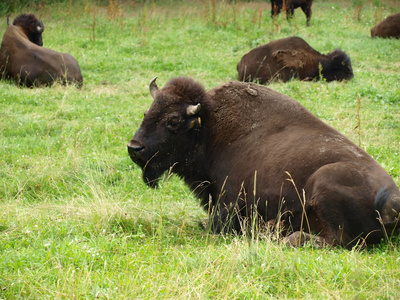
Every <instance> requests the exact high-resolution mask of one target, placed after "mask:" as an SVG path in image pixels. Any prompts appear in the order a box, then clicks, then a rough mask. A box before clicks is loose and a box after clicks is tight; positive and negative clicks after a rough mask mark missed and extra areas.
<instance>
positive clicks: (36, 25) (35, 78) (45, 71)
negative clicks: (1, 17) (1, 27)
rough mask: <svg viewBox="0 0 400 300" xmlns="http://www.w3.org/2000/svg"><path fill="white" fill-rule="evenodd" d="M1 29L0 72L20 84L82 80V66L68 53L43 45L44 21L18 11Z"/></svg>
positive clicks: (2, 75)
mask: <svg viewBox="0 0 400 300" xmlns="http://www.w3.org/2000/svg"><path fill="white" fill-rule="evenodd" d="M7 23H8V27H7V29H6V31H5V33H4V36H3V40H2V42H1V48H0V76H1V78H6V79H9V78H10V79H13V80H15V81H17V82H18V83H20V84H22V85H26V86H28V87H30V86H40V85H51V84H53V83H54V82H55V81H57V80H59V81H61V82H62V83H63V84H67V83H76V84H78V85H81V84H82V81H83V78H82V73H81V69H80V67H79V64H78V62H77V61H76V59H75V58H74V57H73V56H71V55H70V54H68V53H59V52H56V51H53V50H50V49H46V48H43V47H42V45H43V41H42V33H43V30H44V25H43V22H41V21H39V20H38V19H37V18H36V17H35V16H34V15H33V14H21V15H19V16H18V17H17V18H15V20H14V22H13V23H12V24H10V22H9V21H8V19H7Z"/></svg>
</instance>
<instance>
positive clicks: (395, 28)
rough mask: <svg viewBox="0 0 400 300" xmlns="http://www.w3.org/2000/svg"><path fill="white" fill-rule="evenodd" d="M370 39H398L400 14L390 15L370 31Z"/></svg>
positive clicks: (399, 35) (399, 36)
mask: <svg viewBox="0 0 400 300" xmlns="http://www.w3.org/2000/svg"><path fill="white" fill-rule="evenodd" d="M371 36H372V37H383V38H391V37H393V38H400V12H399V13H397V14H394V15H390V16H389V17H387V18H386V19H385V20H383V21H381V22H379V23H378V24H376V25H375V26H374V27H373V28H372V29H371Z"/></svg>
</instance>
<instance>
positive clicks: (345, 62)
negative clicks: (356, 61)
mask: <svg viewBox="0 0 400 300" xmlns="http://www.w3.org/2000/svg"><path fill="white" fill-rule="evenodd" d="M349 60H350V56H348V55H346V58H345V59H344V61H342V65H343V66H345V65H346V64H347V63H348V62H349Z"/></svg>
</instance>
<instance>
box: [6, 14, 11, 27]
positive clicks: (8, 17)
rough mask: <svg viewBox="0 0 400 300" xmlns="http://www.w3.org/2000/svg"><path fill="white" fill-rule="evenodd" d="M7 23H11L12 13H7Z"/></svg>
mask: <svg viewBox="0 0 400 300" xmlns="http://www.w3.org/2000/svg"><path fill="white" fill-rule="evenodd" d="M7 25H11V22H10V14H8V15H7Z"/></svg>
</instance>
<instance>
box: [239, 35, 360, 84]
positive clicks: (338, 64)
mask: <svg viewBox="0 0 400 300" xmlns="http://www.w3.org/2000/svg"><path fill="white" fill-rule="evenodd" d="M237 70H238V73H239V80H241V81H258V82H259V83H261V84H264V83H268V82H269V81H272V80H276V79H278V80H282V81H284V82H286V81H288V80H290V79H291V78H293V77H297V78H298V79H300V80H314V79H319V78H320V77H321V76H322V77H323V78H325V79H326V81H333V80H344V79H351V78H353V69H352V67H351V62H350V57H349V56H348V55H347V54H346V53H345V52H343V51H341V50H340V49H336V50H334V51H332V52H331V53H329V54H327V55H324V54H321V53H319V52H318V51H316V50H314V49H313V48H311V47H310V45H309V44H307V43H306V42H305V41H304V40H303V39H301V38H299V37H296V36H292V37H288V38H284V39H280V40H276V41H272V42H270V43H268V44H265V45H262V46H259V47H257V48H254V49H252V50H251V51H250V52H248V53H247V54H245V55H244V56H243V57H242V59H241V60H240V62H239V63H238V65H237Z"/></svg>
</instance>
